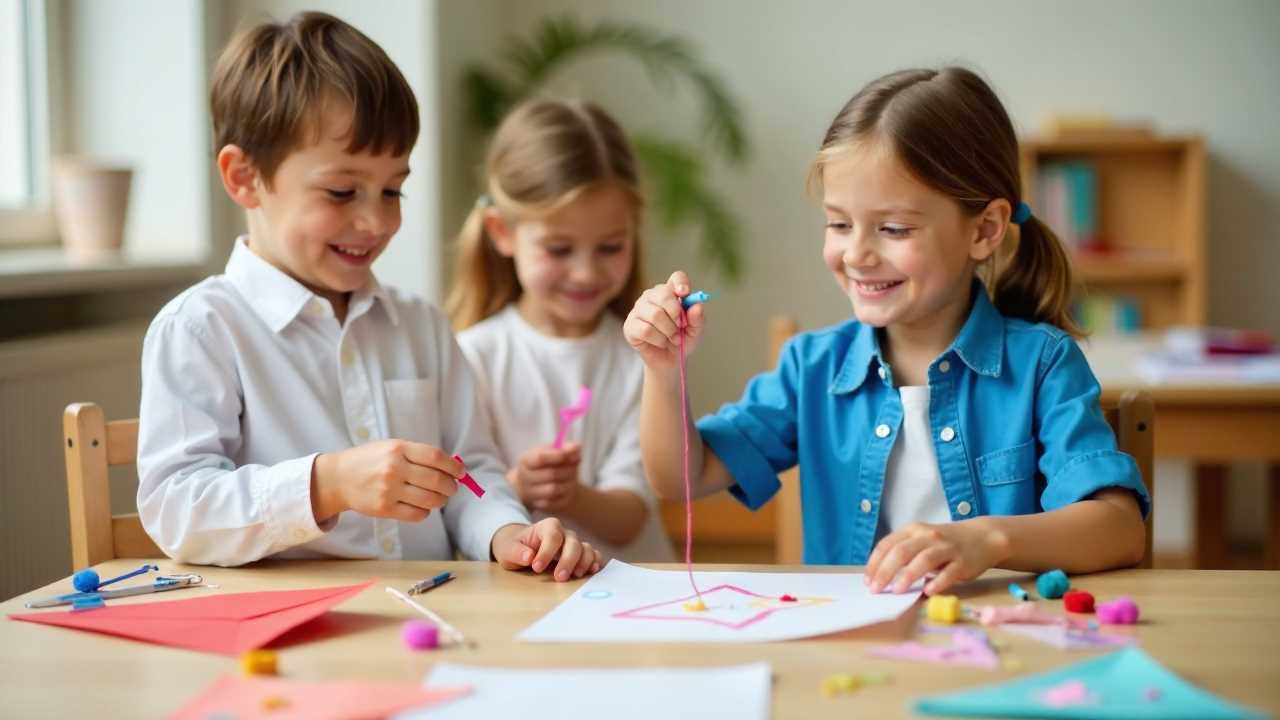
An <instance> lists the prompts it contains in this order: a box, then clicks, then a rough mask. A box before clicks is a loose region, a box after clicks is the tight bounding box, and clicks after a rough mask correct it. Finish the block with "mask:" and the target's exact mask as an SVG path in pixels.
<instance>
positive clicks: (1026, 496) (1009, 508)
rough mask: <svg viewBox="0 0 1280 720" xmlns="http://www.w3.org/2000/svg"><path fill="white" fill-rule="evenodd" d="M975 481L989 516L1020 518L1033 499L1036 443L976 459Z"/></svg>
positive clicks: (1030, 510) (1033, 503)
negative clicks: (980, 487) (976, 475)
mask: <svg viewBox="0 0 1280 720" xmlns="http://www.w3.org/2000/svg"><path fill="white" fill-rule="evenodd" d="M977 470H978V482H979V483H980V484H981V485H982V493H983V495H984V499H985V500H986V506H987V508H988V511H989V512H990V513H991V514H992V515H1023V514H1026V513H1033V512H1036V510H1037V509H1038V507H1039V504H1038V502H1037V500H1036V485H1035V479H1036V441H1035V440H1028V441H1026V442H1024V443H1022V444H1020V445H1014V446H1013V447H1007V448H1004V449H1003V450H996V451H994V452H989V453H987V454H986V455H983V456H981V457H979V458H978V462H977Z"/></svg>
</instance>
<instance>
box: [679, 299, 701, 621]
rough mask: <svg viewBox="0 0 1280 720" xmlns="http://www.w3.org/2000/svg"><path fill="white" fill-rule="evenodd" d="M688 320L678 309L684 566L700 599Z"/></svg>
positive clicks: (694, 591)
mask: <svg viewBox="0 0 1280 720" xmlns="http://www.w3.org/2000/svg"><path fill="white" fill-rule="evenodd" d="M688 324H689V321H688V320H687V319H686V316H685V312H684V310H683V309H681V310H680V327H679V330H680V433H681V435H683V437H684V566H685V569H686V570H688V571H689V584H690V585H691V586H693V594H694V595H697V596H698V602H700V603H703V605H706V603H705V602H703V600H702V591H701V590H699V589H698V583H696V582H694V579H693V488H692V487H691V486H690V484H689V391H688V389H687V387H686V380H685V369H684V335H685V328H686V327H687V326H688Z"/></svg>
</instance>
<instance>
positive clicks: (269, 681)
mask: <svg viewBox="0 0 1280 720" xmlns="http://www.w3.org/2000/svg"><path fill="white" fill-rule="evenodd" d="M469 692H471V688H470V687H468V686H461V687H449V688H431V689H427V688H424V687H422V686H421V685H410V684H406V683H366V682H325V683H303V682H297V681H294V680H286V679H284V678H276V677H264V676H261V675H257V676H253V677H242V676H239V675H223V676H222V677H221V678H219V679H218V681H217V682H215V683H214V684H213V685H211V686H209V688H208V689H206V690H205V691H204V692H202V693H201V694H200V695H198V696H197V697H195V698H194V699H193V700H191V702H189V703H187V704H186V705H185V706H183V707H182V708H181V709H180V710H178V711H177V712H175V713H174V714H173V715H170V716H169V717H170V720H208V719H209V718H214V717H222V716H226V717H233V718H237V720H244V719H245V718H271V719H272V720H291V719H292V718H298V719H299V720H302V719H305V720H352V719H353V718H382V717H387V716H389V715H392V714H394V713H397V712H400V711H402V710H409V709H411V708H423V707H429V706H432V705H439V704H441V703H446V702H449V701H451V700H454V699H456V698H459V697H462V696H464V695H466V694H467V693H469Z"/></svg>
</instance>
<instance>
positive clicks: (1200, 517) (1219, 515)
mask: <svg viewBox="0 0 1280 720" xmlns="http://www.w3.org/2000/svg"><path fill="white" fill-rule="evenodd" d="M1157 342H1158V341H1157V339H1156V338H1153V337H1151V336H1137V337H1128V338H1126V337H1119V338H1106V337H1099V338H1097V339H1094V340H1090V341H1088V342H1085V343H1082V344H1081V348H1082V349H1083V350H1084V351H1085V355H1086V356H1087V357H1088V359H1089V364H1090V366H1091V367H1092V368H1093V371H1094V374H1095V375H1097V376H1098V382H1099V383H1100V384H1101V385H1102V402H1103V404H1104V405H1107V404H1114V403H1115V402H1117V401H1118V400H1119V398H1120V396H1121V395H1123V394H1124V393H1125V392H1128V391H1129V390H1142V391H1145V392H1147V393H1149V394H1150V395H1151V398H1152V400H1153V401H1154V402H1155V409H1156V422H1155V438H1154V439H1155V455H1156V457H1157V458H1180V459H1186V460H1189V461H1190V462H1191V463H1192V466H1193V468H1194V470H1195V498H1194V502H1195V506H1194V508H1193V510H1194V517H1195V538H1194V540H1193V544H1194V548H1195V551H1194V552H1195V560H1194V562H1195V566H1196V567H1200V568H1223V567H1227V564H1228V555H1229V541H1230V538H1229V537H1228V530H1227V520H1226V516H1227V478H1228V473H1227V471H1228V467H1229V466H1230V465H1231V464H1232V463H1239V462H1249V461H1255V462H1257V461H1260V462H1264V463H1266V464H1267V469H1268V484H1269V485H1270V488H1269V490H1270V497H1269V499H1268V501H1267V502H1268V516H1269V517H1268V520H1269V522H1268V529H1267V540H1266V546H1267V548H1266V549H1267V559H1266V563H1267V567H1269V568H1271V569H1272V570H1280V383H1250V384H1231V385H1228V384H1195V383H1188V382H1173V381H1171V382H1164V383H1152V382H1149V381H1147V380H1145V379H1144V378H1142V377H1141V376H1139V375H1138V374H1137V373H1136V372H1135V371H1134V369H1133V362H1132V361H1133V359H1134V358H1136V357H1138V356H1139V355H1140V354H1142V353H1143V352H1146V351H1148V350H1150V349H1151V348H1152V347H1153V346H1154V345H1155V344H1156V343H1157Z"/></svg>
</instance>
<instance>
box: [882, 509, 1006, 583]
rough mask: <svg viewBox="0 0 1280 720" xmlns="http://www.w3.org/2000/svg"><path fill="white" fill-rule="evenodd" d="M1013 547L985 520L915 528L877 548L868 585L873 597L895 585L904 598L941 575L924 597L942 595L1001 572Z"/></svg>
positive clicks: (891, 535) (884, 542) (907, 529)
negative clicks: (921, 583) (911, 589)
mask: <svg viewBox="0 0 1280 720" xmlns="http://www.w3.org/2000/svg"><path fill="white" fill-rule="evenodd" d="M1007 546H1008V540H1007V539H1006V538H1005V536H1004V535H1003V533H1000V532H999V531H996V530H994V529H992V528H991V527H990V526H989V525H988V524H987V523H985V522H983V519H982V518H976V519H973V520H964V521H962V522H954V523H943V524H941V525H926V524H925V523H912V524H910V525H908V526H907V527H905V528H903V529H901V530H898V531H897V532H894V533H891V534H889V535H888V536H886V537H885V538H884V539H882V540H881V541H880V542H879V543H876V547H875V549H874V550H872V552H871V557H870V558H868V559H867V570H866V575H865V577H864V580H865V581H866V582H867V584H868V585H869V586H870V589H871V592H880V591H882V590H884V589H885V588H887V587H889V584H890V583H891V582H892V583H893V592H896V593H901V592H906V590H907V588H909V587H911V586H912V585H913V584H914V583H915V582H916V581H917V580H919V579H920V578H922V577H924V576H926V575H929V574H935V577H934V578H933V579H932V580H930V581H929V582H928V583H926V584H925V586H924V592H925V594H926V595H937V594H939V593H941V592H944V591H945V590H946V589H947V588H949V587H951V586H952V585H954V584H956V583H959V582H964V581H966V580H972V579H974V578H976V577H978V576H979V575H981V574H982V573H984V572H986V570H987V569H988V568H991V567H995V565H996V564H997V563H1000V562H1002V561H1003V560H1004V558H1005V557H1006V556H1007V555H1008V549H1007ZM895 576H896V578H897V579H896V580H895V579H894V578H895Z"/></svg>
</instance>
